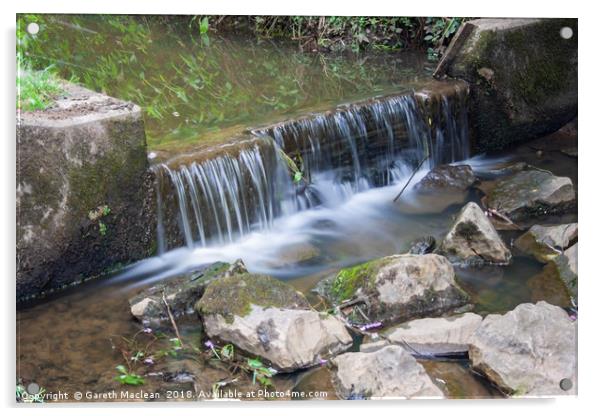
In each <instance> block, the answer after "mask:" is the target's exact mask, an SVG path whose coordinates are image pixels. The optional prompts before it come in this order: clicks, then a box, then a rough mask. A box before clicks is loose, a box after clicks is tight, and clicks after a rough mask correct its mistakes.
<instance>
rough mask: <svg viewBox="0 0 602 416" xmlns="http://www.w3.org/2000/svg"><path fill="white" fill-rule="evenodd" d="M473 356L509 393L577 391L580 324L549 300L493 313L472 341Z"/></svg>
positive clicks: (474, 362) (479, 367)
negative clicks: (578, 328)
mask: <svg viewBox="0 0 602 416" xmlns="http://www.w3.org/2000/svg"><path fill="white" fill-rule="evenodd" d="M469 357H470V361H471V364H472V366H473V368H474V369H476V370H477V371H479V372H481V373H482V374H484V375H485V376H486V377H487V378H488V379H489V380H491V381H492V382H493V383H495V384H496V385H497V386H498V387H499V388H500V389H501V390H502V391H504V392H506V393H508V394H512V395H520V396H538V395H545V396H548V395H561V394H576V392H577V387H576V383H577V323H576V321H572V320H571V319H570V318H569V316H568V314H567V313H566V312H565V311H564V310H563V309H561V308H559V307H557V306H553V305H550V304H548V303H546V302H544V301H541V302H537V304H532V303H524V304H521V305H519V306H517V307H516V308H515V309H514V310H512V311H510V312H508V313H506V314H504V315H497V314H493V315H488V316H487V317H486V318H485V319H484V320H483V322H482V324H481V325H480V326H479V328H478V329H477V330H476V331H475V333H474V334H473V336H472V338H471V340H470V350H469ZM565 379H567V380H568V381H566V380H565ZM563 380H564V381H563ZM561 384H562V386H564V387H565V388H566V390H565V389H563V388H562V387H561Z"/></svg>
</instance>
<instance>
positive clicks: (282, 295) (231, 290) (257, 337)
mask: <svg viewBox="0 0 602 416" xmlns="http://www.w3.org/2000/svg"><path fill="white" fill-rule="evenodd" d="M196 309H197V311H198V312H199V313H200V314H201V315H202V318H203V323H204V328H205V331H206V333H207V334H208V335H209V336H210V337H218V338H220V339H221V340H223V341H224V342H231V343H233V344H234V345H236V347H237V348H240V349H242V350H244V351H247V352H248V353H250V354H253V355H258V356H261V357H262V358H264V359H266V360H268V361H270V362H271V363H272V365H273V366H274V367H276V368H277V369H279V370H280V371H285V372H288V371H294V370H297V369H301V368H306V367H310V366H313V365H316V364H319V363H320V360H321V359H322V358H324V357H326V356H328V355H331V354H337V353H340V352H342V351H344V350H346V349H347V348H348V347H349V346H350V345H351V342H352V339H351V336H350V335H349V333H348V332H347V330H346V328H345V326H344V325H343V324H342V323H341V322H340V321H339V320H338V319H336V318H335V317H333V316H331V315H328V314H325V313H319V312H316V311H314V310H312V309H311V308H310V305H309V303H308V302H307V300H306V299H305V297H303V295H301V294H300V293H299V292H297V291H295V290H294V289H293V288H292V287H291V286H289V285H287V284H285V283H283V282H281V281H279V280H276V279H274V278H272V277H269V276H265V275H257V274H249V273H246V274H238V275H234V276H230V277H226V278H223V279H218V280H214V281H213V282H211V283H210V284H209V285H208V286H207V289H206V290H205V293H204V294H203V297H202V298H201V299H200V300H199V302H198V303H197V305H196Z"/></svg>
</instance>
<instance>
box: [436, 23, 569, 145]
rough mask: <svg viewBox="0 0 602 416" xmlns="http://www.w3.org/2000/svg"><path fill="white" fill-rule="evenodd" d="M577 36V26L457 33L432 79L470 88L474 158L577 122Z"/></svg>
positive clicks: (485, 27)
mask: <svg viewBox="0 0 602 416" xmlns="http://www.w3.org/2000/svg"><path fill="white" fill-rule="evenodd" d="M564 27H569V28H571V29H572V36H571V37H570V38H568V39H567V38H563V37H562V36H561V35H560V33H561V29H562V28H564ZM577 29H578V23H577V19H514V18H512V19H504V18H496V19H475V20H471V21H468V22H466V23H464V24H463V26H462V27H461V28H460V29H459V30H458V32H457V34H456V36H455V37H454V39H453V40H452V42H451V43H450V45H449V47H448V48H447V50H446V53H445V54H444V56H443V57H442V59H441V61H440V63H439V65H438V67H437V70H436V72H435V75H436V76H437V77H444V76H448V77H451V78H454V79H462V80H464V81H467V82H468V83H470V92H471V100H470V102H469V105H470V114H471V115H472V116H473V117H472V118H471V128H472V130H473V133H474V142H475V143H474V146H475V151H476V152H483V151H489V150H493V149H500V148H503V147H507V146H509V145H510V144H512V143H513V142H517V141H519V140H528V139H531V138H536V137H541V136H544V135H546V134H549V133H552V132H554V131H556V130H558V129H559V128H560V127H561V126H563V125H564V124H566V123H567V122H569V121H570V120H572V119H573V118H574V117H575V116H576V115H577V44H578V41H577V39H578V36H577V35H578V30H577Z"/></svg>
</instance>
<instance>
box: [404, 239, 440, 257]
mask: <svg viewBox="0 0 602 416" xmlns="http://www.w3.org/2000/svg"><path fill="white" fill-rule="evenodd" d="M436 245H437V240H435V237H433V236H430V235H429V236H426V237H422V238H419V239H417V240H415V241H412V244H411V245H410V249H409V250H408V253H409V254H428V253H431V252H433V250H435V247H436Z"/></svg>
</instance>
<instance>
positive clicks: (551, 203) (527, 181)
mask: <svg viewBox="0 0 602 416" xmlns="http://www.w3.org/2000/svg"><path fill="white" fill-rule="evenodd" d="M484 201H485V204H486V205H487V207H488V208H491V209H495V210H497V211H498V212H499V213H501V214H503V215H505V216H507V217H509V218H510V219H512V220H513V221H520V220H523V219H526V218H528V217H534V216H539V215H548V214H556V213H562V212H565V211H567V210H569V209H571V208H573V207H574V206H575V203H576V201H575V190H574V189H573V182H572V181H571V179H570V178H566V177H560V176H555V175H553V174H552V173H550V172H546V171H541V170H526V171H522V172H518V173H516V174H514V175H512V176H510V177H507V178H504V179H500V180H499V181H498V182H497V183H496V184H495V186H494V187H493V189H492V190H491V191H490V192H489V193H488V194H487V196H486V197H485V199H484Z"/></svg>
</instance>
